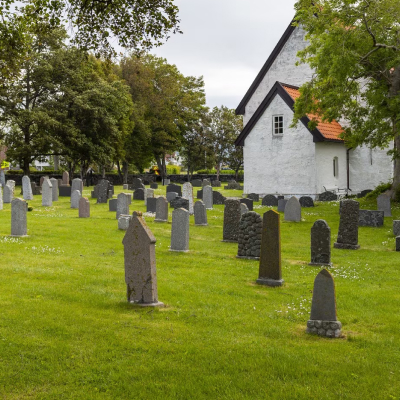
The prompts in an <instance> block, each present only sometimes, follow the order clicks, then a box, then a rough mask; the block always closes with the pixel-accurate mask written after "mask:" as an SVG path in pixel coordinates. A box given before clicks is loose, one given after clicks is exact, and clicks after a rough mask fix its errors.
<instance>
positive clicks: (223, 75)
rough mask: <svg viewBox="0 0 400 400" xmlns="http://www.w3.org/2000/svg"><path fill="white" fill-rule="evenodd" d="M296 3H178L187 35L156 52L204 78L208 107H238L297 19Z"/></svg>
mask: <svg viewBox="0 0 400 400" xmlns="http://www.w3.org/2000/svg"><path fill="white" fill-rule="evenodd" d="M294 3H295V0H278V1H277V0H175V4H176V5H177V6H178V7H179V10H180V13H179V14H180V18H181V29H182V31H183V35H173V36H171V38H170V39H169V41H168V42H167V43H166V44H164V45H163V46H162V47H159V48H156V49H155V50H154V51H153V53H154V54H156V55H158V56H160V57H164V58H166V59H167V60H168V62H169V63H171V64H175V65H176V66H177V67H178V69H179V70H180V71H181V72H182V73H183V74H185V75H194V76H200V75H202V76H203V77H204V81H205V85H206V94H207V104H208V106H210V107H214V106H220V105H222V104H223V105H225V106H227V107H230V108H236V107H237V105H238V104H239V102H240V100H241V99H242V97H243V96H244V95H245V93H246V91H247V89H248V88H249V86H250V85H251V83H252V82H253V80H254V78H255V77H256V75H257V73H258V72H259V70H260V69H261V67H262V66H263V64H264V63H265V61H266V60H267V58H268V56H269V55H270V53H271V52H272V50H273V48H274V47H275V45H276V44H277V43H278V41H279V39H280V37H281V36H282V34H283V32H284V31H285V29H286V28H287V26H288V25H289V23H290V21H291V20H292V19H293V16H294V9H293V6H294Z"/></svg>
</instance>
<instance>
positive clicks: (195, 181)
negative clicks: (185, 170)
mask: <svg viewBox="0 0 400 400" xmlns="http://www.w3.org/2000/svg"><path fill="white" fill-rule="evenodd" d="M192 186H193V187H202V186H203V184H202V182H201V180H200V179H193V180H192Z"/></svg>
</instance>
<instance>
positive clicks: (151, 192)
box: [143, 189, 154, 206]
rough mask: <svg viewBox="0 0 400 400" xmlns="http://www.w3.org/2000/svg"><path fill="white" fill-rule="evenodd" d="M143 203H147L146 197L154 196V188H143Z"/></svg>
mask: <svg viewBox="0 0 400 400" xmlns="http://www.w3.org/2000/svg"><path fill="white" fill-rule="evenodd" d="M143 193H144V205H145V206H146V205H147V199H151V198H153V197H154V190H153V189H144V192H143Z"/></svg>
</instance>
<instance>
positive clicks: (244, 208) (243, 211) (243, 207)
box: [240, 203, 249, 215]
mask: <svg viewBox="0 0 400 400" xmlns="http://www.w3.org/2000/svg"><path fill="white" fill-rule="evenodd" d="M248 212H249V209H248V208H247V206H246V204H243V203H240V215H243V214H246V213H248Z"/></svg>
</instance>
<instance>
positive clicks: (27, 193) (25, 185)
mask: <svg viewBox="0 0 400 400" xmlns="http://www.w3.org/2000/svg"><path fill="white" fill-rule="evenodd" d="M22 193H23V196H24V200H33V193H32V186H31V180H30V178H29V176H27V175H24V176H23V177H22Z"/></svg>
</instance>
